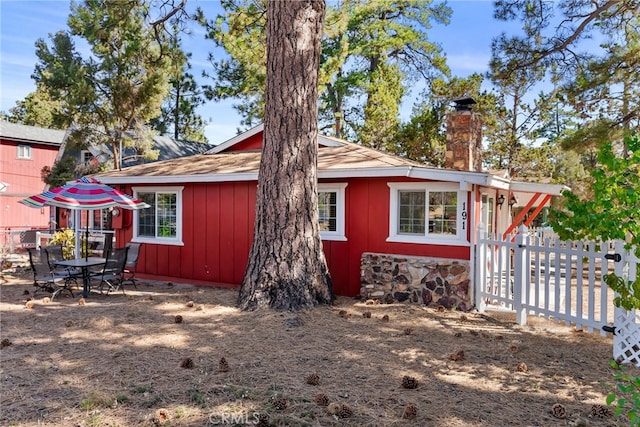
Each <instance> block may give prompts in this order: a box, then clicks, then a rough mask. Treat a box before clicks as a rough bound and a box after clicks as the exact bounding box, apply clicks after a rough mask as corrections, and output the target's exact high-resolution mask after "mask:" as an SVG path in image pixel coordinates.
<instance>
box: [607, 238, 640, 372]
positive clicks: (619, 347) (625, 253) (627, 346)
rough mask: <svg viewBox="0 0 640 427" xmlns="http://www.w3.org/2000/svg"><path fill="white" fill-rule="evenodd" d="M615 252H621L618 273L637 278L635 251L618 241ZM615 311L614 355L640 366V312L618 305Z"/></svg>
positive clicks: (617, 264) (620, 360)
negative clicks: (627, 248)
mask: <svg viewBox="0 0 640 427" xmlns="http://www.w3.org/2000/svg"><path fill="white" fill-rule="evenodd" d="M615 253H616V254H620V260H619V261H618V262H616V268H615V273H616V275H618V276H620V277H622V278H623V279H624V280H628V281H634V280H636V277H637V274H638V263H639V262H640V259H638V257H637V256H636V255H635V252H634V251H631V250H626V249H625V248H624V242H621V241H618V242H616V245H615ZM614 313H615V316H614V317H615V320H614V324H615V328H616V334H615V335H614V336H613V357H614V359H616V361H618V362H620V363H633V364H635V365H637V366H640V312H639V311H638V310H631V311H627V310H625V309H624V308H619V307H616V308H615V309H614Z"/></svg>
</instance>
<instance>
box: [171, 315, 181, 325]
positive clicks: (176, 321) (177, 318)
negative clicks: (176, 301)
mask: <svg viewBox="0 0 640 427" xmlns="http://www.w3.org/2000/svg"><path fill="white" fill-rule="evenodd" d="M173 321H174V322H175V323H182V316H180V315H179V314H176V317H174V318H173Z"/></svg>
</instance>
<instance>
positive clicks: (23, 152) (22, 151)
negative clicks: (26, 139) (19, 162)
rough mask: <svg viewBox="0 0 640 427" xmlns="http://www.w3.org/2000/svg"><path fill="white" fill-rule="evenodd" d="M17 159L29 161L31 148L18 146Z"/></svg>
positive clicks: (22, 145)
mask: <svg viewBox="0 0 640 427" xmlns="http://www.w3.org/2000/svg"><path fill="white" fill-rule="evenodd" d="M18 158H19V159H30V158H31V146H30V145H24V144H21V145H18Z"/></svg>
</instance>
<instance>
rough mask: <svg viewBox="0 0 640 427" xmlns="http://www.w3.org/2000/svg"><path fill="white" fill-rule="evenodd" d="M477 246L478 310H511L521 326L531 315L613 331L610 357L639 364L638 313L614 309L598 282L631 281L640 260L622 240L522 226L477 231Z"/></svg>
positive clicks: (609, 293) (610, 294)
mask: <svg viewBox="0 0 640 427" xmlns="http://www.w3.org/2000/svg"><path fill="white" fill-rule="evenodd" d="M477 248H478V249H477V254H476V256H477V261H478V262H477V263H476V265H477V266H478V267H477V271H476V278H477V279H476V282H477V283H478V286H477V287H476V289H475V302H476V307H477V309H478V310H479V311H480V312H483V311H485V310H491V309H503V310H504V309H506V310H512V311H515V313H516V321H517V322H518V323H519V324H521V325H524V324H526V321H527V316H528V315H536V316H543V317H545V318H548V319H553V320H555V321H564V322H565V323H566V324H567V325H570V324H573V325H575V327H576V328H577V329H586V330H587V331H589V332H594V331H596V330H597V331H600V333H601V334H602V335H606V333H607V332H606V330H609V331H614V332H615V334H614V337H613V347H614V348H613V355H614V358H615V359H616V360H619V361H620V362H622V363H634V364H636V365H638V366H640V313H636V311H635V310H634V311H631V312H627V311H626V310H624V309H621V308H617V307H615V306H614V304H613V298H614V294H613V291H612V290H611V289H609V287H608V286H607V285H606V283H604V281H603V280H602V278H603V276H604V275H606V274H608V273H614V272H615V273H616V274H617V275H618V276H621V277H624V278H628V279H629V280H635V277H636V274H637V270H638V263H639V262H640V261H639V260H638V258H637V257H636V256H635V255H634V253H633V251H627V250H625V249H624V243H623V242H615V244H613V243H596V242H571V241H568V242H565V241H561V240H558V239H556V238H555V236H553V235H548V234H543V233H531V232H530V231H529V230H528V229H527V228H526V227H524V226H522V227H520V229H519V233H518V234H517V235H515V236H508V237H507V238H506V239H500V238H496V237H494V236H487V234H486V232H483V231H482V230H481V232H480V236H479V240H478V246H477ZM612 325H613V326H612ZM603 327H604V328H605V329H603Z"/></svg>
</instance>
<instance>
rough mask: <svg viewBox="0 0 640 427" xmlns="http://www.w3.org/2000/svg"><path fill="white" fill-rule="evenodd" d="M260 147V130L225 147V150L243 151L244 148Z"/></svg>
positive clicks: (253, 148)
mask: <svg viewBox="0 0 640 427" xmlns="http://www.w3.org/2000/svg"><path fill="white" fill-rule="evenodd" d="M261 148H262V132H258V133H257V134H255V135H253V136H250V137H249V138H247V139H245V140H244V141H240V142H238V143H236V144H234V145H233V146H231V147H229V148H227V149H226V150H225V151H245V150H259V149H261Z"/></svg>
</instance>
